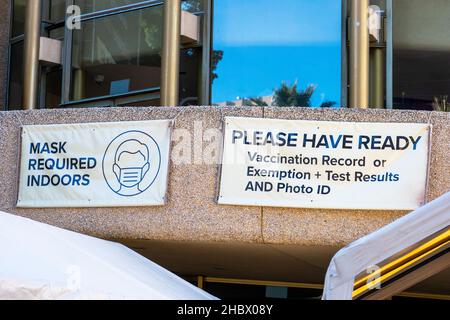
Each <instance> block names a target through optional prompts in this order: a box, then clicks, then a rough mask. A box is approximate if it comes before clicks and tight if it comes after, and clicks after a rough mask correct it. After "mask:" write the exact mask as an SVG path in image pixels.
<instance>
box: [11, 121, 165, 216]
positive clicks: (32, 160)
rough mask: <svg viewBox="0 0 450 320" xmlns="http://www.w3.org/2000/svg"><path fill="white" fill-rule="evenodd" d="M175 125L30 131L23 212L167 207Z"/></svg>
mask: <svg viewBox="0 0 450 320" xmlns="http://www.w3.org/2000/svg"><path fill="white" fill-rule="evenodd" d="M171 127H172V120H161V121H142V122H117V123H92V124H70V125H66V124H63V125H46V126H24V127H23V129H22V149H21V150H22V152H21V166H20V181H19V195H18V202H17V206H18V207H24V208H27V207H28V208H32V207H35V208H47V207H120V206H156V205H164V203H165V196H166V190H167V175H168V166H169V151H170V138H171V137H170V134H171Z"/></svg>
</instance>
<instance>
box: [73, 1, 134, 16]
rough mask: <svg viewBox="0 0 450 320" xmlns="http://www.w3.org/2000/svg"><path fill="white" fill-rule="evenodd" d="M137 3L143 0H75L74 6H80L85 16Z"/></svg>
mask: <svg viewBox="0 0 450 320" xmlns="http://www.w3.org/2000/svg"><path fill="white" fill-rule="evenodd" d="M138 2H143V0H75V1H74V4H75V5H77V6H80V9H81V13H82V14H86V13H92V12H95V11H101V10H106V9H112V8H117V7H122V6H126V5H129V4H134V3H138Z"/></svg>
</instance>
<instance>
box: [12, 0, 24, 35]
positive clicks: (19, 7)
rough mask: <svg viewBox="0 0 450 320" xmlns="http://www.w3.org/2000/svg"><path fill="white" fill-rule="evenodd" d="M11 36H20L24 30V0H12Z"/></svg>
mask: <svg viewBox="0 0 450 320" xmlns="http://www.w3.org/2000/svg"><path fill="white" fill-rule="evenodd" d="M12 4H13V19H12V36H11V38H14V37H17V36H20V35H22V34H23V31H24V30H25V4H26V0H13V2H12Z"/></svg>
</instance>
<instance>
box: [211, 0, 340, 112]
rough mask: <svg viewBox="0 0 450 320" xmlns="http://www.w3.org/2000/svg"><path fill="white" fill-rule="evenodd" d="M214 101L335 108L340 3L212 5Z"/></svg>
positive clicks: (234, 0) (294, 0) (263, 0)
mask: <svg viewBox="0 0 450 320" xmlns="http://www.w3.org/2000/svg"><path fill="white" fill-rule="evenodd" d="M213 32H214V34H213V43H214V44H213V46H214V50H213V55H212V76H211V78H212V102H213V103H214V104H219V105H224V104H228V105H272V104H273V105H275V104H278V105H297V106H298V105H302V106H314V107H316V106H337V105H339V104H340V100H341V92H340V88H341V1H339V0H316V1H310V0H283V1H270V0H252V1H240V0H215V1H214V31H213Z"/></svg>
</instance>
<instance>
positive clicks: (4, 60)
mask: <svg viewBox="0 0 450 320" xmlns="http://www.w3.org/2000/svg"><path fill="white" fill-rule="evenodd" d="M10 2H11V1H10V0H0V110H2V109H3V108H4V107H5V104H6V91H7V78H8V60H9V59H8V56H9V54H8V50H9V30H10Z"/></svg>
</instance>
